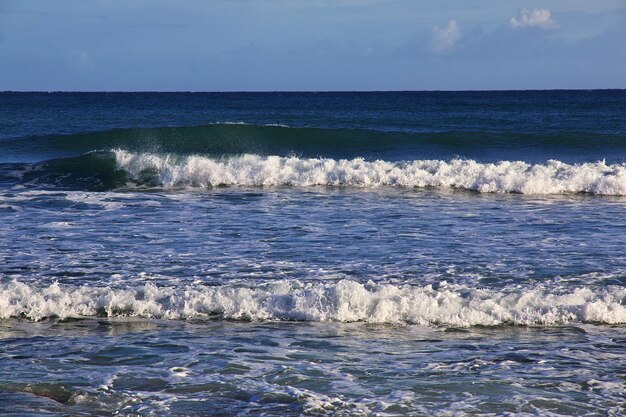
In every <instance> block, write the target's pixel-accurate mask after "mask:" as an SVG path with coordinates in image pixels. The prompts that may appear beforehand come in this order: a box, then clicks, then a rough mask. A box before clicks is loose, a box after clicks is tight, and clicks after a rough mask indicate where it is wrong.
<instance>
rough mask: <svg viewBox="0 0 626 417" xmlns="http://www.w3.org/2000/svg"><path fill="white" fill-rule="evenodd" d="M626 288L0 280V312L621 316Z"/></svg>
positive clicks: (456, 320)
mask: <svg viewBox="0 0 626 417" xmlns="http://www.w3.org/2000/svg"><path fill="white" fill-rule="evenodd" d="M624 300H626V288H622V287H607V288H605V289H602V290H597V291H594V290H592V289H590V288H576V289H569V290H567V291H560V292H556V291H551V290H549V289H544V288H526V289H520V288H514V289H502V290H491V289H473V288H469V287H465V286H460V285H447V284H445V283H442V285H440V287H439V288H433V287H432V286H430V285H428V286H423V287H419V286H408V285H406V286H397V285H392V284H375V283H373V282H368V283H365V284H363V283H359V282H356V281H351V280H343V281H338V282H335V283H300V282H298V281H277V282H274V283H266V284H260V285H257V286H254V287H247V286H230V285H224V286H218V287H204V286H191V285H190V286H186V287H182V288H177V287H157V286H155V285H153V284H151V283H148V284H145V285H144V286H142V287H139V288H128V289H114V288H109V287H91V286H80V287H73V286H61V285H59V284H56V283H55V284H52V285H50V286H47V287H36V286H32V285H28V284H25V283H21V282H18V281H13V282H10V283H6V284H3V285H1V286H0V318H8V317H19V316H26V317H28V318H30V319H33V320H41V319H43V318H46V317H60V318H67V317H81V316H82V317H84V316H97V315H105V316H136V317H144V318H165V319H190V318H223V319H232V320H297V321H302V320H304V321H339V322H355V321H364V322H371V323H393V324H417V325H423V326H431V325H446V326H461V327H467V326H475V325H484V326H495V325H501V324H516V325H538V324H541V325H555V324H562V323H570V322H596V323H608V324H623V323H626V306H625V305H624Z"/></svg>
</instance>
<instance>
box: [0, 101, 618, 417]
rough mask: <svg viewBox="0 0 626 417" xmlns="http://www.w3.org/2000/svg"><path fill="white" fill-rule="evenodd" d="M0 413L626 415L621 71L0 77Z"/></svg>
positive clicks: (69, 414) (76, 414) (85, 414)
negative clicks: (358, 86)
mask: <svg viewBox="0 0 626 417" xmlns="http://www.w3.org/2000/svg"><path fill="white" fill-rule="evenodd" d="M0 225H1V228H0V415H1V416H26V415H28V416H50V415H55V416H57V415H59V416H101V415H118V416H301V415H305V416H431V415H442V416H465V415H472V416H474V415H483V416H487V415H489V416H492V415H498V416H499V415H516V416H517V415H522V416H535V415H536V416H565V415H577V416H583V415H584V416H618V415H624V414H626V91H625V90H616V91H611V90H604V91H499V92H369V93H347V92H346V93H331V92H320V93H10V92H5V93H0Z"/></svg>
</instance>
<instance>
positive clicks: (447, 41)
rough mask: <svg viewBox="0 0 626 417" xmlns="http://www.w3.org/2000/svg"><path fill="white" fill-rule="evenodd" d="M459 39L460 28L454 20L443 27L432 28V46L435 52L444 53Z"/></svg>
mask: <svg viewBox="0 0 626 417" xmlns="http://www.w3.org/2000/svg"><path fill="white" fill-rule="evenodd" d="M459 39H461V28H460V27H459V24H458V23H457V22H456V20H454V19H452V20H450V21H449V22H448V24H447V25H446V26H444V27H439V26H435V27H434V28H433V39H432V46H433V50H434V51H435V52H444V51H446V50H448V49H450V48H452V47H453V46H454V45H455V44H456V43H457V42H458V40H459Z"/></svg>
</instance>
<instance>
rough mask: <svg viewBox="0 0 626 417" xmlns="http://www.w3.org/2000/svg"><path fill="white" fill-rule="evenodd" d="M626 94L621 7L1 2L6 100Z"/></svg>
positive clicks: (359, 1)
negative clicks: (12, 93) (85, 95)
mask: <svg viewBox="0 0 626 417" xmlns="http://www.w3.org/2000/svg"><path fill="white" fill-rule="evenodd" d="M535 88H537V89H545V88H626V1H624V0H597V1H591V0H559V1H550V0H543V1H531V0H520V1H518V0H506V1H505V0H484V1H469V0H465V1H460V0H456V1H455V0H448V1H445V0H426V1H421V0H334V1H331V0H301V1H298V0H176V1H175V0H90V1H85V0H57V1H50V0H0V90H44V91H49V90H71V91H76V90H83V91H146V90H152V91H270V90H271V91H276V90H283V91H293V90H468V89H470V90H471V89H535Z"/></svg>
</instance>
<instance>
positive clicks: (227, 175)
mask: <svg viewBox="0 0 626 417" xmlns="http://www.w3.org/2000/svg"><path fill="white" fill-rule="evenodd" d="M114 154H115V161H116V165H117V168H118V169H120V170H122V171H124V172H125V173H126V174H127V175H128V176H129V178H130V179H131V180H132V181H135V182H140V183H147V184H151V185H155V186H161V187H165V188H186V187H215V186H253V187H254V186H315V185H321V186H345V187H363V188H369V187H372V188H374V187H383V186H392V187H411V188H413V187H417V188H422V187H449V188H459V189H466V190H473V191H478V192H481V193H520V194H566V193H590V194H599V195H626V164H611V165H608V164H606V163H605V162H604V161H599V162H594V163H582V164H567V163H564V162H560V161H556V160H550V161H547V162H545V163H543V164H529V163H526V162H522V161H499V162H496V163H479V162H476V161H473V160H464V159H453V160H450V161H443V160H415V161H408V162H388V161H382V160H376V161H366V160H365V159H363V158H355V159H332V158H298V157H280V156H259V155H240V156H234V157H230V158H219V159H213V158H209V157H205V156H198V155H192V156H182V155H175V154H154V153H134V152H128V151H125V150H115V151H114Z"/></svg>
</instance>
